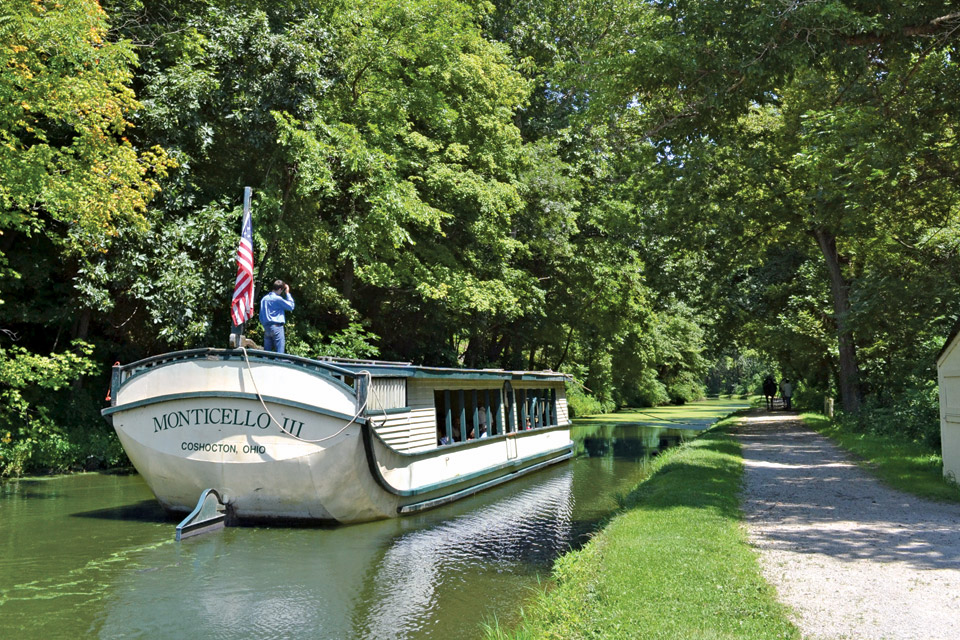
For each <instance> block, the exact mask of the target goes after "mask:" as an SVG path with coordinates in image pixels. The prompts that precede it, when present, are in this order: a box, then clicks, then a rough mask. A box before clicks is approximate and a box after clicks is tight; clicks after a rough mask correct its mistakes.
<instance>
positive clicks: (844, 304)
mask: <svg viewBox="0 0 960 640" xmlns="http://www.w3.org/2000/svg"><path fill="white" fill-rule="evenodd" d="M813 237H814V238H816V240H817V244H818V245H820V251H822V252H823V257H824V259H825V260H826V263H827V271H828V273H829V274H830V291H831V293H833V313H834V318H835V320H836V323H837V342H838V344H839V347H840V400H841V402H842V404H843V410H844V411H849V412H856V411H859V409H860V367H859V366H858V364H857V346H856V344H855V343H854V341H853V331H852V330H851V328H850V283H849V282H847V281H846V279H845V278H844V277H843V271H842V270H841V268H840V254H839V253H838V252H837V238H836V236H834V235H833V233H831V232H830V231H828V230H826V229H822V228H821V229H814V230H813Z"/></svg>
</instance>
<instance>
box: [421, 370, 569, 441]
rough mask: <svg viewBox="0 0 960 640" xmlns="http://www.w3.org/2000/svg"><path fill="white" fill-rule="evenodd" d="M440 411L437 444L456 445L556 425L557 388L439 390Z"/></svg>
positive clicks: (435, 399)
mask: <svg viewBox="0 0 960 640" xmlns="http://www.w3.org/2000/svg"><path fill="white" fill-rule="evenodd" d="M433 402H434V406H435V407H436V409H437V444H438V445H444V444H453V443H454V442H464V441H465V440H473V439H476V438H482V437H486V436H496V435H501V434H503V433H513V432H515V431H526V430H527V429H540V428H542V427H551V426H555V425H556V424H557V391H556V389H516V390H514V389H513V387H512V385H511V384H510V382H509V381H508V382H506V383H504V385H503V388H502V389H440V390H437V391H434V392H433Z"/></svg>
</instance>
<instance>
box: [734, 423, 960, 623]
mask: <svg viewBox="0 0 960 640" xmlns="http://www.w3.org/2000/svg"><path fill="white" fill-rule="evenodd" d="M735 434H736V435H737V437H738V438H739V440H740V442H741V443H742V446H743V458H744V465H745V478H744V480H745V486H744V496H743V506H742V508H743V510H744V512H745V515H746V520H747V524H748V528H749V535H750V540H751V542H752V543H753V544H754V545H755V547H756V548H757V550H758V551H759V553H760V558H761V566H762V568H763V573H764V576H765V577H766V578H767V580H768V581H769V582H770V583H771V584H773V585H774V586H775V587H776V589H777V592H778V595H779V599H780V600H781V601H782V602H783V603H784V604H786V605H788V606H790V607H792V608H793V610H794V611H795V612H796V615H795V622H796V624H797V626H798V627H799V628H800V629H801V631H802V633H803V634H804V636H805V637H808V638H858V639H859V638H929V639H933V638H957V637H958V636H960V629H958V627H957V624H958V621H960V505H957V504H949V503H939V502H931V501H928V500H924V499H922V498H917V497H915V496H912V495H908V494H905V493H901V492H899V491H896V490H894V489H891V488H889V487H887V486H886V485H884V484H883V483H881V482H880V481H879V480H877V479H876V478H875V477H873V476H872V475H870V474H869V473H867V472H866V471H865V470H863V469H861V468H859V467H858V466H857V465H856V464H854V463H853V462H851V461H850V460H849V459H848V458H847V457H846V455H845V454H844V453H843V452H842V451H841V450H840V449H838V448H837V447H836V446H835V445H834V444H833V443H831V442H830V441H829V440H828V439H826V438H824V437H823V436H821V435H819V434H817V433H815V432H813V431H811V430H809V429H808V428H806V427H805V426H804V425H803V423H802V421H801V420H800V418H799V417H797V416H795V415H791V414H784V413H760V414H754V415H750V416H748V417H746V418H743V419H742V422H741V423H740V424H739V426H738V427H737V428H736V429H735Z"/></svg>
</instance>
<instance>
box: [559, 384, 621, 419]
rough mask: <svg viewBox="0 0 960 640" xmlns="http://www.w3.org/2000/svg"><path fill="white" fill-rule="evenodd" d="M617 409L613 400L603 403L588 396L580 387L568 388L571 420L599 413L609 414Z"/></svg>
mask: <svg viewBox="0 0 960 640" xmlns="http://www.w3.org/2000/svg"><path fill="white" fill-rule="evenodd" d="M614 409H616V405H615V404H614V403H613V401H612V400H608V401H606V402H603V401H601V400H598V399H597V398H595V397H593V396H591V395H588V394H587V393H585V392H584V391H583V389H582V388H580V387H579V386H570V387H567V410H568V411H569V412H570V417H571V418H576V417H578V416H589V415H595V414H598V413H609V412H611V411H613V410H614Z"/></svg>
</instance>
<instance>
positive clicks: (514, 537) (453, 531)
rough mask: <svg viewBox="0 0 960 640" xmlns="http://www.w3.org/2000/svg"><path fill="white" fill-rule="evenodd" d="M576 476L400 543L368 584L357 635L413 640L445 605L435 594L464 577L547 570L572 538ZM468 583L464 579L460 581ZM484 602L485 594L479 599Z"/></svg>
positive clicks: (559, 478)
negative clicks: (478, 573) (526, 569)
mask: <svg viewBox="0 0 960 640" xmlns="http://www.w3.org/2000/svg"><path fill="white" fill-rule="evenodd" d="M572 488H573V470H572V469H570V468H569V467H568V468H567V469H565V470H564V471H563V472H562V473H561V474H560V475H557V476H555V477H553V478H549V479H548V480H546V481H543V482H540V483H537V484H534V485H533V486H529V487H527V488H525V489H523V490H522V491H520V492H518V493H516V494H514V495H512V496H509V497H508V498H505V499H502V500H498V501H497V502H495V503H493V504H490V505H488V506H486V507H483V508H481V509H477V510H476V511H472V512H470V513H466V514H462V515H460V516H457V517H455V518H453V519H451V520H449V521H446V522H443V523H442V524H440V525H438V526H436V527H433V528H430V529H425V530H422V531H415V532H412V533H408V534H404V535H402V536H400V537H399V538H398V539H397V540H395V541H394V542H393V543H392V544H391V545H390V547H389V549H388V550H387V551H386V553H385V554H384V555H383V558H382V559H381V560H380V561H379V562H378V563H377V566H376V568H375V569H374V571H372V572H371V575H370V577H369V578H368V581H369V583H370V584H371V585H372V587H371V589H370V591H369V593H370V598H369V601H368V602H363V603H358V604H360V607H361V610H359V611H357V612H356V613H355V615H354V617H355V619H357V620H358V621H360V624H359V625H358V629H359V630H360V633H359V635H360V636H361V637H367V638H385V639H393V638H407V637H410V636H411V635H412V634H413V633H414V632H417V631H420V630H427V629H428V628H429V626H430V625H429V622H430V620H432V619H433V618H435V617H436V616H437V614H438V613H440V611H439V608H441V607H443V606H445V604H444V601H443V599H442V598H439V597H438V595H437V589H438V588H440V587H442V586H443V585H445V584H449V583H450V582H451V580H452V579H454V578H457V577H458V574H462V573H463V572H471V571H476V570H477V569H478V568H480V567H482V569H483V571H484V572H493V573H503V572H509V571H513V570H514V569H515V568H517V566H518V565H520V564H523V563H528V564H534V565H537V566H545V565H546V564H548V562H549V561H552V560H553V559H554V558H556V557H557V556H558V555H560V554H562V553H564V552H565V551H567V550H568V549H569V548H570V544H571V541H572V538H573V528H572V526H571V525H572V515H573V493H572ZM459 579H462V575H461V576H459ZM481 596H482V594H481Z"/></svg>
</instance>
